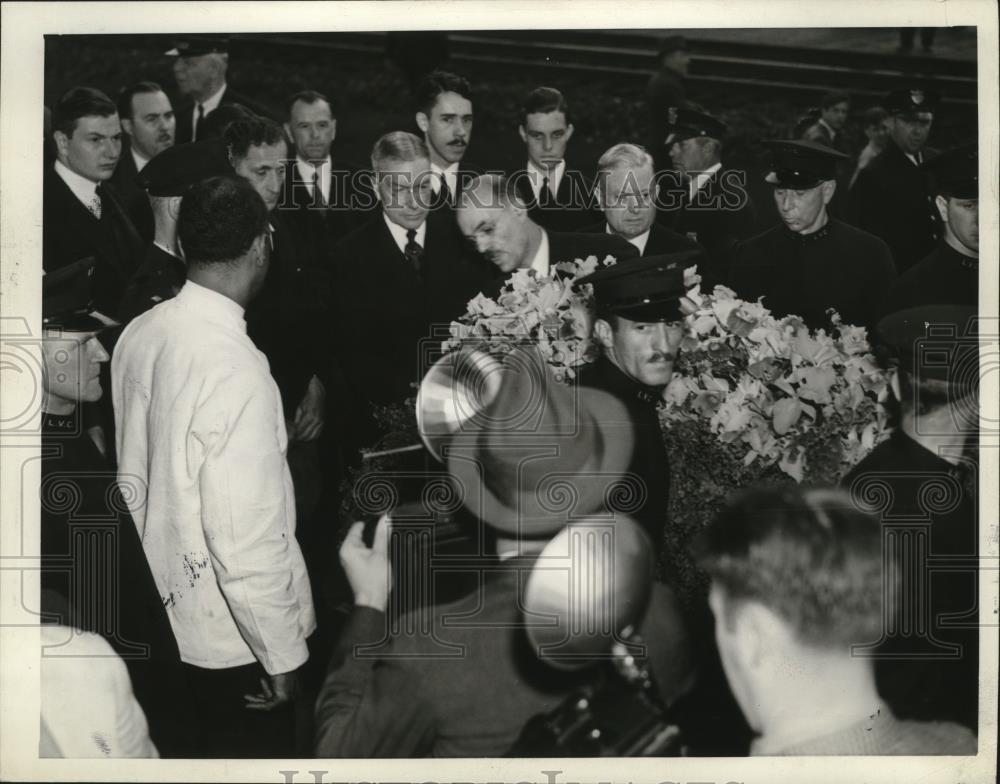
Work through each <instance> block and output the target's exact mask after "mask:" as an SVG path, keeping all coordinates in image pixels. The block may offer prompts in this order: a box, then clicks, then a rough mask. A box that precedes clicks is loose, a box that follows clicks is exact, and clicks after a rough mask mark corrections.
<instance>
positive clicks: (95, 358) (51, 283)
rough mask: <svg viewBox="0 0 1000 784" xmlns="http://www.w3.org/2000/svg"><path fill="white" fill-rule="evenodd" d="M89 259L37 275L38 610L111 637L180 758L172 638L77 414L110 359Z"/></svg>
mask: <svg viewBox="0 0 1000 784" xmlns="http://www.w3.org/2000/svg"><path fill="white" fill-rule="evenodd" d="M94 264H95V262H94V260H93V259H84V260H82V261H80V262H77V263H75V264H71V265H67V266H64V267H61V268H60V269H58V270H54V271H51V272H48V273H46V275H45V277H44V278H43V281H42V292H43V293H42V321H43V324H42V327H43V340H42V359H43V363H44V369H45V373H44V375H43V392H44V395H43V399H42V439H41V441H42V468H41V489H40V496H41V498H40V500H41V510H42V513H41V537H40V555H41V564H42V570H41V579H40V583H41V588H42V600H41V609H42V612H43V613H45V615H46V617H47V619H49V620H56V622H58V623H61V624H63V625H65V626H72V627H75V628H77V629H80V630H82V631H89V632H95V633H97V634H100V635H101V636H102V637H104V638H105V639H106V640H107V641H108V643H110V645H111V647H112V648H113V649H114V650H115V652H116V653H117V654H119V655H120V656H121V657H122V659H123V660H124V661H125V664H126V666H127V667H128V670H129V676H130V678H131V680H132V688H133V690H134V692H135V696H136V699H137V700H138V701H139V704H140V705H141V706H142V708H143V711H144V712H145V714H146V718H147V720H148V723H149V734H150V737H151V738H152V739H153V742H154V743H155V745H156V746H157V748H158V750H159V753H160V755H161V756H164V757H168V756H171V757H188V756H191V751H192V748H193V746H192V738H191V737H190V736H189V735H188V732H189V730H188V727H189V726H190V723H189V721H188V720H187V718H186V713H185V712H186V710H187V709H186V707H185V706H186V700H185V698H184V694H185V689H186V685H185V681H184V679H183V675H182V673H181V664H180V654H179V653H178V650H177V643H176V641H175V639H174V636H173V632H172V631H171V629H170V623H169V621H168V620H167V615H166V611H165V610H164V608H163V604H162V602H161V601H160V594H159V591H158V590H157V587H156V584H155V582H154V581H153V575H152V573H151V572H150V570H149V565H148V563H147V561H146V557H145V555H144V553H143V550H142V545H141V543H140V542H139V535H138V532H137V530H136V527H135V523H134V522H133V521H132V518H131V516H130V515H129V514H128V512H127V511H125V509H126V506H125V502H124V499H123V497H122V495H121V490H120V489H119V486H118V484H117V481H116V479H117V477H116V473H115V470H114V468H113V466H112V465H111V464H110V462H109V461H108V460H107V458H106V457H105V456H104V455H103V454H102V453H101V451H100V450H99V449H98V445H97V444H96V443H95V441H94V440H93V439H92V438H91V436H90V434H89V433H88V432H87V430H86V429H85V427H84V426H83V424H82V417H81V416H80V415H79V412H80V405H81V404H83V403H94V402H96V401H98V400H100V398H101V396H102V395H103V393H104V390H103V388H102V386H101V376H100V369H101V365H102V364H104V363H106V362H107V361H108V359H109V357H108V352H107V351H106V350H105V349H104V347H103V345H102V344H101V342H100V340H99V339H98V335H99V334H100V333H101V332H102V331H103V330H104V329H106V328H107V327H112V326H114V325H115V322H113V321H112V320H111V319H110V318H108V317H107V316H105V315H104V314H102V313H100V312H98V311H95V310H94V309H93V308H92V306H91V301H90V278H91V276H92V275H93V268H94ZM126 490H131V491H132V492H134V493H140V494H142V493H144V492H145V489H144V488H139V487H132V488H126Z"/></svg>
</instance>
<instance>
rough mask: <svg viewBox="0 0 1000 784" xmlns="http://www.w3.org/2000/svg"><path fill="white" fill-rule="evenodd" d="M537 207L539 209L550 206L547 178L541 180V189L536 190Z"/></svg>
mask: <svg viewBox="0 0 1000 784" xmlns="http://www.w3.org/2000/svg"><path fill="white" fill-rule="evenodd" d="M538 206H539V207H551V206H552V189H551V188H550V187H549V178H548V177H546V178H545V179H543V180H542V187H541V188H539V189H538Z"/></svg>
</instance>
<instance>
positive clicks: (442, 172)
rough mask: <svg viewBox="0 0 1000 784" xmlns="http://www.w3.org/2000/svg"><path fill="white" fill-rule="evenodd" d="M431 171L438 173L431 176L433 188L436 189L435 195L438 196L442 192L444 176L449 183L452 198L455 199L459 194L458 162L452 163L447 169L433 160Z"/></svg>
mask: <svg viewBox="0 0 1000 784" xmlns="http://www.w3.org/2000/svg"><path fill="white" fill-rule="evenodd" d="M431 171H432V172H434V174H435V175H437V176H436V177H432V178H431V188H432V189H433V190H434V195H435V196H437V195H438V194H439V193H440V192H441V178H442V177H443V178H444V181H445V183H447V185H448V190H449V191H451V198H452V200H454V199H455V196H456V195H457V194H458V162H457V161H456V162H455V163H452V164H450V165H449V166H448V168H446V169H442V168H441V167H440V166H438V165H437V164H436V163H433V162H432V163H431Z"/></svg>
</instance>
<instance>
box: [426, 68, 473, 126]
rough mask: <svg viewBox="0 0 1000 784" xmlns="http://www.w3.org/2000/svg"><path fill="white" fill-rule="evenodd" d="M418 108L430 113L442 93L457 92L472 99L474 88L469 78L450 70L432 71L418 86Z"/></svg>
mask: <svg viewBox="0 0 1000 784" xmlns="http://www.w3.org/2000/svg"><path fill="white" fill-rule="evenodd" d="M415 92H416V110H417V111H418V112H423V113H424V114H427V115H430V113H431V109H433V108H434V104H435V103H437V97H438V96H439V95H441V94H442V93H455V94H456V95H460V96H462V97H463V98H465V99H466V100H468V101H471V100H472V88H471V87H470V86H469V82H468V80H466V79H465V78H464V77H462V76H459V75H458V74H453V73H451V72H450V71H431V72H430V73H429V74H427V75H426V76H424V77H423V78H422V79H421V80H420V82H419V83H418V84H417V87H416V90H415Z"/></svg>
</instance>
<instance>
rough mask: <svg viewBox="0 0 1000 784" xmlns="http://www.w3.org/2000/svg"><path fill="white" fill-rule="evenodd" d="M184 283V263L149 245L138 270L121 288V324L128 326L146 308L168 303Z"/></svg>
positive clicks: (185, 270)
mask: <svg viewBox="0 0 1000 784" xmlns="http://www.w3.org/2000/svg"><path fill="white" fill-rule="evenodd" d="M186 280H187V267H186V266H185V264H184V260H183V259H179V258H177V256H174V255H173V254H170V253H167V252H166V251H165V250H163V249H162V248H161V247H160V246H159V245H154V244H153V243H152V242H151V243H149V245H147V246H146V252H145V255H144V256H143V258H142V262H141V263H140V264H139V268H138V269H137V270H136V271H135V274H134V275H133V276H132V277H131V278H130V279H129V282H128V284H127V285H126V286H125V293H124V294H123V295H122V304H121V308H120V309H119V316H120V318H121V320H122V322H123V323H128V322H129V321H131V320H132V319H134V318H135V317H136V316H139V315H142V314H143V313H145V312H146V311H147V310H149V309H150V308H152V307H155V306H156V305H158V304H160V303H161V302H164V301H166V300H168V299H172V298H173V297H174V296H176V295H177V292H178V291H180V289H181V286H183V285H184V281H186Z"/></svg>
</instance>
